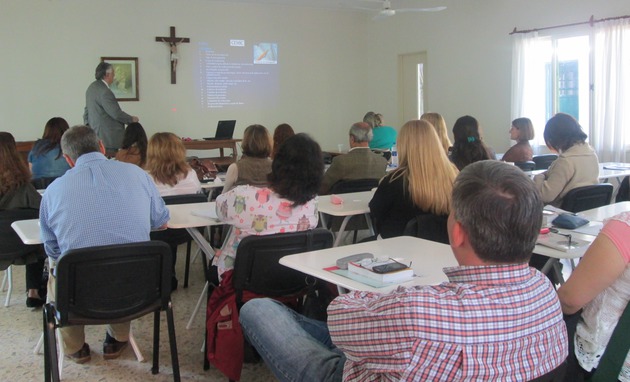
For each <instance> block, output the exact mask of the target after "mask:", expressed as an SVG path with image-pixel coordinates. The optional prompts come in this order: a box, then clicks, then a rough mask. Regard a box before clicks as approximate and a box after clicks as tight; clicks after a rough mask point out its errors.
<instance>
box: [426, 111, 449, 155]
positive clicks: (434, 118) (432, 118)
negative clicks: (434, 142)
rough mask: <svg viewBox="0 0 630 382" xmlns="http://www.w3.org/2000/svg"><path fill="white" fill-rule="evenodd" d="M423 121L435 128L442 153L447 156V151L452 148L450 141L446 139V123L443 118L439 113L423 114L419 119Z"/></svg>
mask: <svg viewBox="0 0 630 382" xmlns="http://www.w3.org/2000/svg"><path fill="white" fill-rule="evenodd" d="M420 119H423V120H425V121H428V122H429V123H430V124H432V125H433V127H434V128H435V132H436V133H437V136H438V138H439V139H440V143H441V144H442V147H443V148H444V152H445V153H446V154H447V155H448V150H449V149H450V148H451V146H453V144H452V143H451V140H450V139H449V138H448V132H447V129H446V121H445V120H444V117H442V115H441V114H440V113H424V114H422V116H421V117H420Z"/></svg>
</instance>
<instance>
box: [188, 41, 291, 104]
mask: <svg viewBox="0 0 630 382" xmlns="http://www.w3.org/2000/svg"><path fill="white" fill-rule="evenodd" d="M198 54H199V60H198V63H199V68H198V73H199V82H198V83H199V94H200V97H199V98H200V103H201V107H202V108H208V109H219V108H236V107H243V106H247V107H249V108H265V107H271V106H275V104H276V99H277V95H278V70H279V66H280V65H279V61H278V44H277V43H273V42H264V41H263V42H261V41H255V42H251V41H248V40H243V39H227V40H225V41H222V42H218V43H212V42H200V43H199V44H198Z"/></svg>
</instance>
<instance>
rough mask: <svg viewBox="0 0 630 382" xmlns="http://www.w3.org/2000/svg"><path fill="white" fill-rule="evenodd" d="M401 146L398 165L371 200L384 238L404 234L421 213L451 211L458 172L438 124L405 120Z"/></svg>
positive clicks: (371, 209) (400, 135)
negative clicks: (408, 224)
mask: <svg viewBox="0 0 630 382" xmlns="http://www.w3.org/2000/svg"><path fill="white" fill-rule="evenodd" d="M397 147H398V158H399V159H398V168H397V169H396V170H394V171H392V172H390V173H389V174H387V175H386V176H385V177H384V178H383V179H382V180H381V182H380V183H379V185H378V188H377V189H376V192H375V193H374V196H373V197H372V200H371V201H370V213H371V215H372V218H374V220H375V222H376V228H377V231H378V233H379V234H380V236H381V237H383V238H388V237H394V236H401V235H402V234H403V232H404V230H405V226H406V225H407V222H409V220H411V219H412V218H414V217H416V216H417V215H420V214H433V215H448V214H449V212H450V210H451V191H452V189H453V182H454V181H455V177H456V176H457V174H458V171H457V168H455V166H454V165H453V163H451V162H450V161H449V160H448V157H447V156H446V153H445V152H444V149H443V148H442V145H441V144H440V140H439V138H438V136H437V133H436V132H435V128H434V127H433V126H432V125H431V124H430V123H429V122H427V121H425V120H415V121H409V122H407V123H405V125H404V126H403V127H402V129H401V130H400V134H399V135H398V143H397Z"/></svg>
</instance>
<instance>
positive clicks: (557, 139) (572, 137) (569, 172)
mask: <svg viewBox="0 0 630 382" xmlns="http://www.w3.org/2000/svg"><path fill="white" fill-rule="evenodd" d="M544 137H545V143H546V144H547V147H549V149H551V150H552V151H554V152H557V153H558V159H556V160H555V161H554V162H553V163H552V164H551V166H549V169H548V170H547V171H545V172H544V173H542V174H538V175H536V176H534V183H536V187H537V188H538V190H539V191H540V193H541V195H542V200H543V202H544V203H545V204H551V205H553V206H555V207H560V205H561V204H562V198H563V197H564V195H566V193H567V192H569V191H571V190H572V189H574V188H577V187H583V186H590V185H593V184H597V183H599V180H598V178H597V177H598V175H599V162H598V160H597V155H596V154H595V151H594V150H593V148H591V146H589V145H588V143H586V137H587V135H586V134H585V133H584V132H583V131H582V127H581V126H580V124H579V123H578V121H576V120H575V118H573V117H572V116H570V115H569V114H564V113H558V114H556V115H554V116H553V117H551V119H549V121H547V124H546V125H545V132H544Z"/></svg>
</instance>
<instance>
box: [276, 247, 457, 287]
mask: <svg viewBox="0 0 630 382" xmlns="http://www.w3.org/2000/svg"><path fill="white" fill-rule="evenodd" d="M363 252H369V253H372V254H373V255H374V257H394V256H395V257H396V258H404V259H406V260H409V261H411V262H412V266H411V267H412V268H413V270H414V271H415V273H416V275H417V277H414V278H413V280H411V281H407V282H405V283H402V284H392V285H391V286H386V287H383V288H374V287H371V286H369V285H366V284H363V283H361V282H359V281H356V280H352V279H349V278H347V277H344V276H342V275H339V274H336V273H333V272H330V271H327V270H324V268H328V267H332V266H334V265H335V264H336V262H337V259H340V258H342V257H346V256H350V255H354V254H357V253H363ZM280 264H282V265H285V266H287V267H289V268H293V269H295V270H297V271H300V272H303V273H306V274H308V275H311V276H314V277H317V278H318V279H321V280H324V281H328V282H331V283H334V284H336V285H337V286H338V287H341V288H345V289H349V290H364V291H372V292H381V293H386V292H389V291H392V290H394V289H396V288H398V286H400V285H402V286H413V285H434V284H439V283H441V282H444V281H447V280H448V279H447V277H446V275H445V274H444V272H443V271H442V268H444V267H452V266H457V261H456V260H455V256H454V255H453V252H452V251H451V247H450V246H448V245H446V244H441V243H437V242H434V241H428V240H424V239H418V238H415V237H411V236H399V237H394V238H390V239H384V240H376V241H370V242H365V243H359V244H353V245H346V246H343V247H333V248H329V249H322V250H318V251H311V252H304V253H298V254H295V255H289V256H285V257H283V258H281V259H280Z"/></svg>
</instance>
